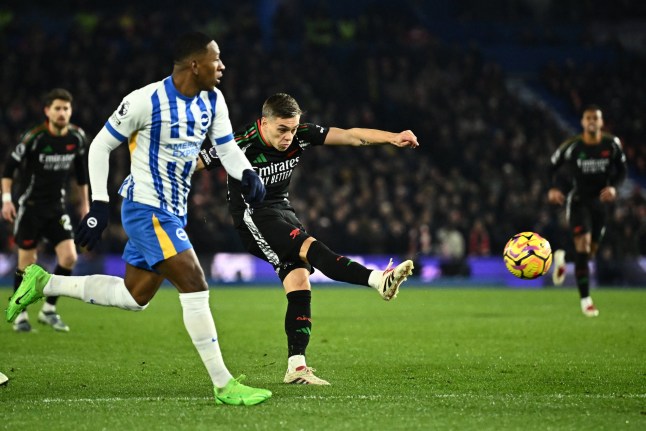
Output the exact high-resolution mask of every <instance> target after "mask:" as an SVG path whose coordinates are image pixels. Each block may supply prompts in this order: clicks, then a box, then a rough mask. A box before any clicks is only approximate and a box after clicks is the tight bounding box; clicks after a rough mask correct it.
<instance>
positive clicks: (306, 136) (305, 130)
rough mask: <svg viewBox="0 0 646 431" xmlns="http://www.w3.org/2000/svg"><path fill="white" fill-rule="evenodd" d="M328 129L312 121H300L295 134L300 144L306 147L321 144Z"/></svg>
mask: <svg viewBox="0 0 646 431" xmlns="http://www.w3.org/2000/svg"><path fill="white" fill-rule="evenodd" d="M329 131H330V128H329V127H323V126H319V125H318V124H313V123H302V124H299V125H298V130H297V131H296V134H297V135H298V139H299V140H300V142H301V146H302V147H307V146H309V145H323V144H324V143H325V138H326V137H327V134H328V132H329Z"/></svg>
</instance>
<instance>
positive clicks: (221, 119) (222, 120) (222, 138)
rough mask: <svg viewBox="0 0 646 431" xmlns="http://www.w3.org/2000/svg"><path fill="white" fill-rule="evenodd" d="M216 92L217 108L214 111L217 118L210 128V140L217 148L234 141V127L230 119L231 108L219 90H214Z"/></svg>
mask: <svg viewBox="0 0 646 431" xmlns="http://www.w3.org/2000/svg"><path fill="white" fill-rule="evenodd" d="M214 92H215V106H214V107H213V109H214V111H215V117H214V118H213V121H212V122H211V127H210V128H209V138H210V139H211V142H213V145H214V146H216V147H217V146H218V145H222V144H226V143H227V142H229V141H232V140H233V127H231V120H230V119H229V107H228V106H227V102H226V101H225V100H224V96H223V95H222V92H221V91H220V90H218V89H217V88H215V89H214Z"/></svg>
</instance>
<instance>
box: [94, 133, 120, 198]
mask: <svg viewBox="0 0 646 431" xmlns="http://www.w3.org/2000/svg"><path fill="white" fill-rule="evenodd" d="M120 144H121V141H119V140H118V139H117V138H115V137H114V136H113V135H112V134H111V133H110V132H109V131H108V129H107V128H106V127H103V128H102V129H101V131H100V132H99V133H98V134H97V135H96V137H95V138H94V140H93V141H92V143H91V144H90V151H89V153H88V170H89V173H90V186H91V187H92V201H104V202H109V201H110V197H109V196H108V173H109V170H110V153H111V152H112V150H114V149H115V148H117V147H118V146H119V145H120Z"/></svg>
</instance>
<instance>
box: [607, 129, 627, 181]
mask: <svg viewBox="0 0 646 431" xmlns="http://www.w3.org/2000/svg"><path fill="white" fill-rule="evenodd" d="M612 150H613V151H612V165H613V169H612V170H611V174H610V178H609V183H610V185H611V186H613V187H619V186H620V185H621V183H623V182H624V180H625V179H626V174H627V172H628V168H627V166H626V154H624V151H623V150H622V148H621V142H620V141H619V138H616V137H615V139H614V140H613V142H612Z"/></svg>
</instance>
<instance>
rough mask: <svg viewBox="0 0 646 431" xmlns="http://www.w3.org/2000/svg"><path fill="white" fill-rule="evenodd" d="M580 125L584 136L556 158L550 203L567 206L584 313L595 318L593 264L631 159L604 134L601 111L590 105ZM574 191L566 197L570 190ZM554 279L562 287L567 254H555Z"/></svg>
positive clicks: (565, 145)
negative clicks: (561, 170) (564, 171)
mask: <svg viewBox="0 0 646 431" xmlns="http://www.w3.org/2000/svg"><path fill="white" fill-rule="evenodd" d="M581 125H582V126H583V133H582V134H580V135H577V136H574V137H572V138H570V139H569V140H567V141H566V142H564V143H563V144H562V145H561V146H560V147H559V148H558V149H557V150H556V152H554V154H553V155H552V159H551V171H550V176H551V188H550V189H549V192H548V200H549V202H550V203H552V204H556V205H563V203H566V217H567V220H568V223H569V225H570V228H571V229H572V235H573V236H574V249H575V251H576V255H575V257H574V268H575V277H576V284H577V286H578V288H579V294H580V296H581V311H582V312H583V314H584V315H586V316H588V317H596V316H598V315H599V310H598V309H597V308H596V307H595V305H594V303H593V302H592V298H591V297H590V285H589V276H590V271H589V268H588V261H589V260H590V259H591V258H592V257H594V255H595V253H596V251H597V248H598V247H599V243H600V241H601V239H602V237H603V234H604V231H605V225H606V220H607V217H608V215H607V212H608V211H607V210H608V208H607V207H608V204H610V203H612V202H614V201H615V199H616V197H617V187H619V185H620V184H621V183H622V182H623V180H624V178H625V177H626V156H625V155H624V152H623V150H622V148H621V142H620V141H619V138H617V137H616V136H613V135H610V134H608V133H603V132H602V131H601V129H602V127H603V116H602V113H601V109H599V107H597V106H594V105H593V106H589V107H587V108H586V109H585V110H584V111H583V117H582V119H581ZM561 166H565V167H566V168H567V170H568V177H567V181H564V180H563V178H562V177H557V170H558V169H559V168H560V167H561ZM568 183H569V184H568ZM570 188H571V190H570V192H569V193H568V195H567V199H566V197H565V191H566V190H568V189H570ZM552 278H553V280H554V284H555V285H557V286H558V285H561V284H563V280H564V279H565V251H563V250H557V251H555V252H554V272H553V273H552Z"/></svg>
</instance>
